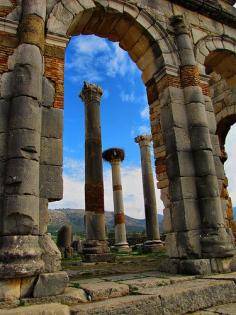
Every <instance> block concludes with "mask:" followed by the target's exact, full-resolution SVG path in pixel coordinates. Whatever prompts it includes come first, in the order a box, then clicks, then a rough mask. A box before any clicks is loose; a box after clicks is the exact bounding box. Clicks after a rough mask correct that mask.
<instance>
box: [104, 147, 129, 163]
mask: <svg viewBox="0 0 236 315" xmlns="http://www.w3.org/2000/svg"><path fill="white" fill-rule="evenodd" d="M102 157H103V159H104V160H105V161H107V162H110V163H114V162H120V161H123V160H124V158H125V152H124V150H122V149H119V148H111V149H108V150H106V151H104V152H103V154H102Z"/></svg>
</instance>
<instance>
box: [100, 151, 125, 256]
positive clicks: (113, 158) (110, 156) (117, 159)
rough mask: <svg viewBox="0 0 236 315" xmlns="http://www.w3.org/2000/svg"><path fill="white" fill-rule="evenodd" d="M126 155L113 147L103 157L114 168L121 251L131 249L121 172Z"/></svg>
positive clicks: (115, 215)
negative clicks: (126, 223) (128, 241)
mask: <svg viewBox="0 0 236 315" xmlns="http://www.w3.org/2000/svg"><path fill="white" fill-rule="evenodd" d="M124 157H125V154H124V151H123V150H122V149H118V148H112V149H109V150H106V151H104V152H103V159H104V160H105V161H107V162H110V164H111V168H112V183H113V201H114V222H115V247H116V249H117V250H118V251H121V252H123V251H126V252H127V251H130V248H129V245H128V243H127V238H126V227H125V213H124V203H123V193H122V184H121V173H120V163H121V162H122V161H123V160H124Z"/></svg>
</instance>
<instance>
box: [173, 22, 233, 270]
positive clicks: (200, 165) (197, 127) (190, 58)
mask: <svg viewBox="0 0 236 315" xmlns="http://www.w3.org/2000/svg"><path fill="white" fill-rule="evenodd" d="M172 26H173V29H174V32H175V37H176V44H177V47H178V51H179V55H180V60H181V67H180V79H181V85H182V88H183V93H184V99H185V108H186V113H187V118H188V125H189V127H188V129H189V136H190V144H191V151H192V157H193V163H194V169H195V183H196V189H197V198H198V205H199V210H200V211H199V214H200V220H201V235H200V245H201V256H202V257H203V258H207V259H209V261H210V263H211V269H212V270H213V271H220V270H221V266H223V265H224V266H225V263H224V264H223V265H222V261H221V258H222V259H223V260H224V259H225V258H227V257H231V256H232V255H233V244H232V242H231V237H230V235H229V233H228V231H227V227H226V225H225V220H224V216H223V211H222V207H221V201H220V192H219V187H218V179H219V178H220V176H221V175H220V174H219V173H223V174H224V172H223V166H222V164H221V163H220V161H219V157H217V156H214V154H213V147H212V142H211V138H212V137H211V136H212V135H214V134H215V132H216V130H215V127H214V129H213V128H211V129H210V126H209V122H208V118H207V115H206V100H207V102H208V107H209V106H211V107H212V104H211V99H210V98H209V97H204V95H203V90H202V88H201V81H200V76H199V70H198V66H197V64H196V60H195V56H194V51H193V48H192V43H191V39H190V35H189V33H188V30H187V27H186V26H185V24H184V21H183V17H182V16H175V17H173V19H172ZM179 141H180V139H179ZM183 167H184V165H183ZM186 188H187V187H186ZM191 263H192V262H191ZM220 265H221V266H220ZM224 266H223V269H224V270H226V269H227V268H225V267H224Z"/></svg>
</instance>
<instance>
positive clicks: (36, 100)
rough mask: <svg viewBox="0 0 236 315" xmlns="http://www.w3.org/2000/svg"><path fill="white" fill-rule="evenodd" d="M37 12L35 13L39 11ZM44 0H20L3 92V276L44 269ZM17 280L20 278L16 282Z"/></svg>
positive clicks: (32, 273)
mask: <svg viewBox="0 0 236 315" xmlns="http://www.w3.org/2000/svg"><path fill="white" fill-rule="evenodd" d="M36 11H37V12H36ZM45 18H46V1H45V0H44V1H41V3H40V5H36V3H35V1H27V0H24V1H22V18H21V21H20V24H19V28H18V32H19V33H18V36H19V45H18V47H17V48H16V49H15V50H14V54H13V55H12V56H10V57H9V60H8V65H9V72H7V73H6V74H5V76H4V78H2V81H4V84H3V87H4V86H5V88H7V87H8V89H9V90H8V91H5V93H2V96H3V97H4V94H5V95H6V98H8V101H10V103H11V106H10V112H9V119H8V131H9V133H8V134H9V136H8V154H7V161H6V171H5V182H4V184H5V186H4V204H3V217H2V218H1V220H2V229H1V232H0V233H1V237H0V278H8V279H9V278H23V277H30V276H35V275H38V274H39V273H41V272H42V271H43V268H44V264H43V261H42V259H41V249H40V247H39V237H38V235H39V156H40V134H41V104H40V103H41V100H42V76H43V56H42V55H43V49H44V23H45ZM16 283H17V281H16Z"/></svg>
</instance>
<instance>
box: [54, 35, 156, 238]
mask: <svg viewBox="0 0 236 315" xmlns="http://www.w3.org/2000/svg"><path fill="white" fill-rule="evenodd" d="M96 43H97V44H96ZM96 51H97V53H96ZM116 54H117V55H116ZM112 58H113V59H114V62H115V63H116V60H117V59H118V58H120V59H121V61H119V59H118V61H119V63H120V64H119V66H120V67H121V68H123V67H126V68H130V72H129V70H127V71H128V72H123V71H121V72H122V75H121V74H120V71H119V69H113V70H112V69H110V70H111V71H110V72H108V74H107V71H108V70H109V69H108V67H105V62H107V63H108V62H109V61H112ZM65 59H66V61H67V62H68V63H66V64H65V76H64V83H65V96H64V97H65V100H64V103H65V106H64V148H65V149H64V170H65V169H66V170H65V171H64V175H65V176H64V177H65V179H64V201H63V200H62V202H59V203H58V202H56V203H55V204H52V203H50V204H49V207H50V208H52V207H53V208H68V206H67V205H66V203H67V204H68V205H72V206H71V207H72V208H76V209H84V204H83V202H81V200H83V199H84V176H81V175H82V174H81V173H82V172H84V106H83V104H82V102H81V100H79V97H78V95H79V92H80V91H81V90H82V84H83V81H89V82H93V83H97V84H98V85H100V86H101V87H102V89H103V96H102V99H101V127H102V144H103V149H107V148H109V147H113V146H117V145H118V146H120V147H121V148H125V149H126V150H125V151H126V156H127V158H125V161H124V163H125V164H123V163H122V164H123V167H122V168H124V171H123V173H124V176H123V177H122V182H123V193H124V199H125V214H126V215H128V216H130V217H136V218H139V219H144V209H143V203H144V202H143V193H142V180H141V170H140V153H139V149H138V145H137V144H135V142H134V137H135V136H138V135H140V134H142V133H150V132H151V130H150V120H149V114H148V113H147V112H148V105H147V99H146V96H145V95H146V91H145V87H144V85H143V82H142V80H141V78H140V76H141V73H140V71H139V70H135V73H133V72H134V67H136V66H135V64H133V62H132V61H131V60H130V57H129V56H128V54H127V53H126V52H125V51H124V50H123V49H122V48H120V47H119V46H118V44H115V43H113V42H110V41H108V40H105V39H103V38H99V37H97V36H93V35H88V36H86V35H79V36H76V35H75V36H73V37H72V40H71V41H70V44H69V45H68V46H67V49H66V58H65ZM88 59H89V62H88ZM122 60H123V61H122ZM129 60H130V62H129ZM73 61H75V62H74V63H73ZM78 62H79V63H80V64H83V63H85V65H86V66H87V69H84V68H83V67H82V68H81V67H78ZM131 62H132V64H131ZM96 64H98V65H99V66H100V65H101V64H102V66H103V70H104V73H102V71H101V69H100V68H99V69H98V66H96ZM110 64H111V65H112V64H113V63H112V62H111V63H110ZM74 67H78V69H77V68H76V69H74V71H72V68H74ZM75 74H76V75H77V77H76V76H75ZM115 76H116V77H117V79H116V78H115ZM68 77H70V78H68ZM131 79H132V80H134V82H133V83H131V82H130V81H131ZM117 80H119V84H118V82H117ZM121 81H122V82H121ZM112 82H113V83H112ZM111 84H112V85H114V87H113V86H112V87H111ZM119 85H121V86H122V88H124V87H125V88H126V89H124V90H119ZM134 85H135V86H136V85H137V88H136V87H135V88H134ZM72 86H73V88H72ZM129 89H130V90H129ZM139 90H141V91H139ZM135 98H136V99H137V100H136V101H135ZM118 102H120V104H117V103H118ZM145 104H146V105H145ZM144 105H145V107H144ZM128 107H129V108H130V110H128ZM144 110H145V111H146V113H145V114H144V113H143V111H144ZM141 115H142V116H143V115H145V120H143V119H142V118H141ZM137 120H138V121H139V124H141V123H142V124H143V125H141V126H140V128H139V127H138V125H137V124H135V125H132V123H133V122H134V121H137ZM119 124H120V125H119ZM121 126H122V128H121ZM71 133H73V135H76V137H74V136H73V137H71ZM71 138H73V145H72V144H70V141H71V140H69V139H71ZM125 138H127V140H126V139H125ZM130 147H131V148H132V149H130ZM70 150H73V151H74V152H72V154H69V151H70ZM76 150H77V152H75V151H76ZM132 151H135V153H133V152H132ZM131 154H132V155H135V154H136V158H135V161H134V162H135V166H133V165H130V164H134V162H132V160H131V158H130V155H131ZM69 155H71V156H72V157H73V156H74V159H73V158H72V159H70V158H69V157H68V156H69ZM132 158H134V157H132ZM126 160H128V163H126ZM152 160H153V159H152ZM131 162H132V163H131ZM70 165H71V169H70ZM74 166H77V167H79V168H80V169H81V168H82V169H83V170H81V171H77V172H76V170H74V172H76V173H77V174H78V178H77V179H76V178H75V177H74V176H73V174H71V173H72V172H73V169H72V168H73V167H74ZM108 166H109V165H107V166H106V164H105V165H104V167H105V169H104V189H105V194H104V197H105V210H109V211H111V212H112V211H113V200H112V184H111V178H110V177H111V176H110V175H111V170H110V167H108ZM153 166H154V163H153ZM137 177H138V178H137ZM133 178H136V181H135V183H134V185H133V186H132V184H131V183H132V181H133ZM137 184H138V185H137ZM76 185H78V188H77V187H76ZM131 186H132V187H131ZM136 186H138V187H136ZM75 192H77V194H76V195H75ZM70 197H71V199H69V198H70ZM158 197H159V196H158ZM78 201H80V202H78ZM131 203H132V207H131ZM76 204H79V205H80V206H78V207H76V206H75V205H76ZM60 205H61V206H60ZM157 205H158V209H159V210H160V209H161V210H162V205H161V202H160V201H159V198H158V204H157ZM140 208H141V209H140ZM111 218H112V216H110V217H109V221H110V220H111ZM109 221H108V222H109ZM137 223H138V222H137ZM137 223H136V224H137ZM130 224H131V223H130ZM110 225H111V223H109V226H110ZM144 229H145V227H144V226H143V228H142V231H143V230H144ZM138 231H141V227H139V226H138ZM129 233H130V234H131V226H129Z"/></svg>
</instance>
